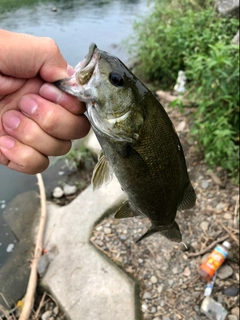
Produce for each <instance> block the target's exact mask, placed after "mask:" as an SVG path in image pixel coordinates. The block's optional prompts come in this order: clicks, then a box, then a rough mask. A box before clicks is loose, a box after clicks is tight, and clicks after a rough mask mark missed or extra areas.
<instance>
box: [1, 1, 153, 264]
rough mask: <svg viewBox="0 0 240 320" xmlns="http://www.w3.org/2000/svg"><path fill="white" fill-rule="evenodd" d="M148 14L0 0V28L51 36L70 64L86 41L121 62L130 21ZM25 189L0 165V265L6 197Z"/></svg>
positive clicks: (124, 5) (131, 4)
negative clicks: (114, 56)
mask: <svg viewBox="0 0 240 320" xmlns="http://www.w3.org/2000/svg"><path fill="white" fill-rule="evenodd" d="M148 10H149V8H148V6H147V1H146V0H145V1H144V0H132V1H130V0H129V1H127V0H125V1H124V0H102V1H97V0H88V1H81V0H78V1H77V0H66V1H63V0H62V1H56V0H55V1H46V0H45V1H44V0H42V1H33V0H23V1H21V0H15V1H14V0H9V1H6V0H3V1H0V28H2V29H6V30H10V31H14V32H21V33H28V34H32V35H35V36H44V37H51V38H53V39H54V40H55V41H56V42H57V44H58V46H59V48H60V51H61V52H62V54H63V56H64V57H65V59H66V60H67V61H68V63H69V64H71V65H72V66H74V65H76V64H77V63H78V62H79V61H80V60H82V59H83V57H84V56H85V55H86V54H87V52H88V47H89V44H90V43H91V42H95V43H96V44H97V46H98V47H99V48H100V49H101V50H105V51H108V52H109V53H111V54H114V55H116V56H118V57H119V58H120V59H121V60H122V61H123V62H125V63H126V62H127V60H128V59H129V57H128V54H127V52H126V50H125V49H124V46H123V45H122V42H123V40H125V39H126V38H127V37H128V36H129V35H131V33H132V24H133V21H134V20H136V19H139V17H140V16H141V15H143V14H144V13H146V12H147V11H148ZM0 45H1V44H0ZM48 170H49V169H48ZM48 170H46V171H45V174H44V176H45V177H47V176H48V172H49V171H48ZM48 178H50V179H51V177H48ZM28 190H37V186H36V178H35V176H30V175H24V174H21V173H18V172H14V171H11V170H9V169H7V168H5V167H3V166H1V165H0V267H1V265H3V263H4V261H5V260H6V259H7V257H8V255H9V254H10V252H8V251H9V250H8V248H9V244H11V243H13V242H16V241H17V239H15V236H14V234H13V233H12V232H11V230H10V228H9V227H8V226H7V224H6V223H5V221H4V219H3V217H2V213H3V211H4V209H5V207H6V205H7V204H8V202H9V201H10V200H11V199H13V198H14V197H15V196H16V195H18V194H21V193H23V192H25V191H28Z"/></svg>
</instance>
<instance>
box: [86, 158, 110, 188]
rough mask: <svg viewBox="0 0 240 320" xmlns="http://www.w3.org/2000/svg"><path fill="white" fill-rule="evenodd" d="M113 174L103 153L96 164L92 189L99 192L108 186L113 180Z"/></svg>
mask: <svg viewBox="0 0 240 320" xmlns="http://www.w3.org/2000/svg"><path fill="white" fill-rule="evenodd" d="M112 176H113V172H112V168H111V167H110V164H109V162H108V160H107V158H106V157H105V155H104V154H103V153H100V156H99V160H98V163H97V164H96V166H95V168H94V170H93V175H92V180H91V184H92V188H93V190H97V189H99V188H101V186H102V185H103V184H108V183H109V182H110V181H111V180H112Z"/></svg>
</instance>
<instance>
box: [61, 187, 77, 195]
mask: <svg viewBox="0 0 240 320" xmlns="http://www.w3.org/2000/svg"><path fill="white" fill-rule="evenodd" d="M63 191H64V193H65V195H66V196H70V195H72V194H74V193H76V191H77V187H76V186H70V185H68V184H65V185H64V187H63Z"/></svg>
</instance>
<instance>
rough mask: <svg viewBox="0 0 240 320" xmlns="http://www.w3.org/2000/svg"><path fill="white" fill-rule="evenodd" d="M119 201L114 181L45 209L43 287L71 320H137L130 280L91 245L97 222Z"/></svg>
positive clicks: (119, 193)
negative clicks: (49, 256) (49, 255)
mask: <svg viewBox="0 0 240 320" xmlns="http://www.w3.org/2000/svg"><path fill="white" fill-rule="evenodd" d="M122 196H123V192H122V190H121V188H120V186H119V184H118V182H117V180H116V179H114V180H113V181H112V182H111V183H110V184H109V185H107V186H105V187H102V188H101V189H99V190H97V191H94V192H93V191H92V188H91V187H90V186H89V187H88V188H87V189H86V190H85V191H83V192H82V193H81V194H80V195H79V196H78V197H77V198H76V199H75V200H74V201H73V202H71V203H70V204H69V205H67V206H65V207H57V206H56V205H54V204H49V205H48V224H47V230H46V236H45V247H46V248H47V249H48V250H50V252H54V253H53V256H52V261H51V263H50V266H49V267H48V270H47V272H46V275H45V276H44V278H43V279H42V284H43V285H44V286H46V287H47V288H48V289H49V290H50V292H51V293H52V294H53V295H54V296H55V297H56V298H57V300H58V302H59V303H60V304H61V305H62V307H63V308H64V310H65V311H66V313H67V315H68V316H69V317H70V319H71V320H81V319H84V320H93V319H96V320H113V319H114V320H123V319H127V320H135V319H136V316H135V305H136V304H135V283H134V281H133V280H132V279H130V278H129V277H128V276H127V275H126V274H125V273H124V272H123V271H122V270H120V269H119V268H118V267H117V266H115V265H114V264H113V263H111V262H110V261H109V260H108V259H107V258H106V257H105V256H103V255H102V254H101V253H100V252H99V251H97V249H96V248H95V247H94V246H93V245H92V244H91V243H90V242H89V239H90V237H91V232H92V230H93V228H94V225H95V223H96V221H98V220H99V219H100V218H101V216H102V215H103V214H104V213H105V212H106V211H107V210H109V208H111V206H112V205H113V204H114V203H116V201H118V200H119V201H120V199H121V197H122Z"/></svg>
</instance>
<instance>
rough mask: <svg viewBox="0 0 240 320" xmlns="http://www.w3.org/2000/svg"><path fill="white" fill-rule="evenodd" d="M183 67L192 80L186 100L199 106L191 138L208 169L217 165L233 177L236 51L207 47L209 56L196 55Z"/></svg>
mask: <svg viewBox="0 0 240 320" xmlns="http://www.w3.org/2000/svg"><path fill="white" fill-rule="evenodd" d="M185 63H186V75H187V77H188V78H189V79H191V83H190V90H189V94H188V96H189V97H190V99H193V101H195V102H196V104H197V105H198V109H197V111H196V113H195V114H194V120H195V121H194V123H193V126H192V134H194V135H195V136H196V137H197V139H198V141H199V142H200V143H201V146H202V147H203V150H204V155H205V160H206V161H207V162H208V163H209V165H211V166H213V165H218V164H220V165H221V166H222V167H223V168H225V169H228V170H229V171H231V172H232V174H233V175H235V174H236V172H235V171H236V170H237V168H238V158H239V154H238V144H239V70H238V68H237V66H238V64H239V54H238V48H237V46H235V45H225V44H224V43H223V42H217V43H216V44H214V45H209V51H208V54H205V55H204V54H201V53H195V54H193V55H191V56H190V57H188V58H186V59H185Z"/></svg>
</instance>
